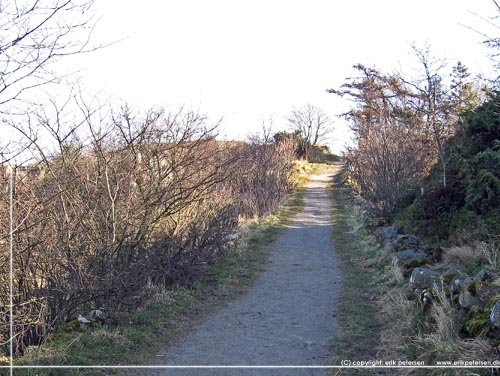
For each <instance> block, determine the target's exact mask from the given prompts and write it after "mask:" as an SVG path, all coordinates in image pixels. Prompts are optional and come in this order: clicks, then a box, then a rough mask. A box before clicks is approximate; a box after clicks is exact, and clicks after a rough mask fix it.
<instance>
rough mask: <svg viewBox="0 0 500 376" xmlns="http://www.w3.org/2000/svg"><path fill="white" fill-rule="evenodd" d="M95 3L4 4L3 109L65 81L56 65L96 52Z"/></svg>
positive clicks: (0, 48) (0, 14)
mask: <svg viewBox="0 0 500 376" xmlns="http://www.w3.org/2000/svg"><path fill="white" fill-rule="evenodd" d="M92 3H93V0H31V1H29V0H21V1H19V0H17V1H16V0H5V1H1V2H0V109H1V108H2V107H3V105H5V104H6V103H8V102H12V101H15V100H21V99H22V98H23V96H24V94H25V93H26V92H27V91H29V90H30V89H33V88H35V87H39V86H41V85H44V84H47V83H50V82H57V80H58V79H59V78H60V77H59V75H58V74H57V73H56V72H55V71H54V69H53V63H55V62H56V61H58V60H60V59H61V58H62V57H64V56H68V55H74V54H78V53H82V52H85V51H90V50H93V49H95V48H93V47H91V46H90V44H89V40H90V36H91V34H92V29H93V27H94V25H95V23H94V16H93V13H92V12H91V10H90V9H91V5H92Z"/></svg>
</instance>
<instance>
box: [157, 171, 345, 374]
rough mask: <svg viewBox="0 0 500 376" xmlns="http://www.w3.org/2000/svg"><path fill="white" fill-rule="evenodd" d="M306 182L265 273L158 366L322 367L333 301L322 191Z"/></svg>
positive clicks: (319, 180)
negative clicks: (299, 209) (300, 207)
mask: <svg viewBox="0 0 500 376" xmlns="http://www.w3.org/2000/svg"><path fill="white" fill-rule="evenodd" d="M334 173H335V168H334V167H331V168H329V169H328V170H326V171H324V172H323V173H322V174H321V175H316V176H313V177H312V179H311V181H310V182H309V184H308V187H307V190H306V193H305V197H304V199H305V208H304V210H303V211H302V212H301V213H299V214H298V215H297V216H296V217H295V218H294V219H293V220H292V221H291V222H290V223H289V225H288V228H287V229H286V230H285V231H284V232H283V234H282V235H281V236H280V238H279V239H278V240H277V242H276V244H275V249H274V251H273V253H272V255H271V257H270V258H269V261H268V264H267V267H266V271H264V272H263V273H262V275H261V276H260V277H259V279H258V280H257V282H256V283H255V285H254V286H253V287H252V289H251V290H250V291H249V292H248V293H247V294H246V295H245V296H243V297H241V298H240V299H238V300H237V301H234V302H232V303H230V304H228V305H227V306H226V307H225V308H223V309H221V310H220V311H218V312H216V313H215V314H214V315H212V316H210V317H208V318H207V319H206V320H205V321H204V322H202V323H200V324H199V325H198V326H196V327H195V328H194V329H193V330H192V331H191V332H190V333H188V334H187V336H186V337H185V338H184V339H182V340H180V341H179V342H178V343H177V344H176V345H175V346H173V347H172V348H170V349H168V350H167V351H165V352H163V353H160V354H157V357H156V359H157V364H164V365H301V366H306V365H317V366H321V365H324V364H325V361H326V358H327V356H328V355H329V339H330V337H331V335H332V333H333V331H334V330H335V327H336V323H335V321H336V319H335V314H336V305H337V300H338V297H339V293H340V282H341V278H340V271H339V268H338V263H339V261H338V259H337V257H336V255H335V254H334V252H333V245H332V240H331V230H332V229H331V218H330V211H331V205H330V200H329V198H328V195H327V192H326V186H327V184H328V183H329V182H331V181H332V176H333V174H334ZM150 374H152V375H173V374H175V375H285V374H286V375H325V374H326V372H325V371H324V370H323V369H294V370H290V369H175V370H167V369H157V370H154V371H152V372H151V373H150Z"/></svg>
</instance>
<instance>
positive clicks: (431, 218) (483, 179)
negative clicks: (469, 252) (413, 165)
mask: <svg viewBox="0 0 500 376" xmlns="http://www.w3.org/2000/svg"><path fill="white" fill-rule="evenodd" d="M444 150H445V152H446V154H447V157H448V160H449V165H448V185H447V187H446V188H444V187H443V186H442V185H441V184H440V181H441V169H440V167H439V166H438V165H436V166H434V168H433V169H432V171H431V174H430V175H429V177H428V178H427V179H426V183H425V187H424V191H425V193H424V194H423V195H418V196H417V197H416V198H415V200H414V201H413V203H412V205H409V206H407V207H406V208H405V209H404V210H403V212H402V213H400V214H399V215H398V220H401V221H402V222H404V224H405V225H406V226H408V227H410V228H412V229H414V230H416V231H417V232H419V233H421V234H422V235H424V236H427V237H431V238H434V239H436V238H437V239H440V240H448V239H450V238H455V239H456V238H460V239H463V238H464V235H466V234H468V235H469V236H472V237H476V238H477V237H479V238H481V237H483V236H487V235H488V234H490V235H492V234H493V235H494V234H497V233H498V231H499V226H498V224H499V222H500V221H499V220H500V210H499V208H500V96H499V93H492V94H491V95H490V100H489V101H487V102H485V103H484V104H483V105H481V106H480V107H478V108H477V109H476V110H475V111H469V112H468V113H466V114H465V115H464V116H463V118H462V121H461V130H460V132H459V133H458V134H457V135H456V136H455V137H454V138H453V139H451V140H450V142H449V143H448V144H447V145H446V147H445V149H444Z"/></svg>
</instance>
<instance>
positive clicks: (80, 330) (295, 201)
mask: <svg viewBox="0 0 500 376" xmlns="http://www.w3.org/2000/svg"><path fill="white" fill-rule="evenodd" d="M321 168H322V166H321V165H316V166H313V167H311V166H309V167H304V166H302V167H301V169H302V170H303V174H302V176H301V177H300V180H299V187H298V188H297V190H296V192H295V193H294V194H292V195H290V197H289V198H288V199H287V200H285V202H284V204H283V205H282V206H281V207H280V208H279V209H278V210H276V211H275V212H273V213H271V214H268V215H267V216H265V217H263V218H260V219H257V220H253V221H250V222H249V223H247V224H245V225H243V226H242V227H241V228H240V237H239V239H238V241H237V244H236V246H235V247H234V249H233V250H231V251H228V252H227V254H226V255H225V256H224V258H223V259H222V260H220V261H219V262H217V263H214V264H213V265H211V266H210V267H209V268H208V270H207V272H206V273H205V274H204V277H203V278H202V279H201V280H200V281H198V282H197V283H196V284H194V286H191V287H189V288H187V287H184V286H171V287H169V288H167V289H159V288H155V287H153V286H152V287H151V290H152V291H151V296H152V298H151V299H150V300H149V301H148V303H147V304H145V305H144V306H141V307H138V309H137V310H136V311H135V312H134V313H133V314H128V315H127V316H125V317H122V318H121V319H120V323H119V324H118V325H104V324H96V325H95V326H93V327H82V326H80V325H77V326H75V325H73V326H71V327H70V328H66V329H65V328H63V329H62V330H60V331H59V332H58V333H57V334H55V335H53V336H51V337H50V338H49V339H48V340H47V341H46V343H45V344H44V345H43V346H41V347H37V348H32V349H30V350H29V351H28V352H27V354H26V355H25V356H24V357H22V358H20V359H17V360H16V364H17V365H27V366H29V365H72V366H86V365H89V366H90V365H126V364H129V365H133V364H144V363H148V364H154V363H155V356H156V354H157V353H158V352H159V351H160V350H161V349H164V348H165V347H167V346H169V345H171V344H172V343H174V342H175V341H176V340H177V339H178V338H179V337H180V336H181V335H182V334H183V333H185V331H186V330H187V329H188V328H190V327H191V326H192V325H193V324H194V323H196V322H198V321H200V320H201V319H203V318H204V317H206V315H208V314H209V313H211V312H213V311H214V310H216V309H217V308H220V307H221V306H223V305H224V304H226V303H227V302H229V301H231V300H233V299H235V298H237V297H238V296H240V295H241V294H243V293H245V292H246V291H248V289H249V288H250V287H251V286H252V285H253V283H254V282H255V280H256V279H257V277H258V275H259V274H260V272H262V271H263V270H264V267H265V263H266V260H267V258H268V255H269V254H270V251H271V245H272V243H273V242H274V240H276V239H277V237H278V235H279V234H280V232H281V230H282V229H283V228H284V227H285V225H286V223H287V222H288V221H289V220H290V219H291V218H292V217H293V216H294V215H295V214H297V213H299V212H300V211H301V210H302V208H303V192H304V190H305V183H306V181H307V178H306V175H307V176H310V175H311V174H313V173H316V172H318V171H319V170H320V169H321ZM14 374H15V375H29V376H34V375H103V374H119V371H117V370H111V369H107V370H106V371H105V372H104V371H103V370H100V369H85V368H80V369H76V368H73V369H69V368H68V369H39V368H36V367H34V368H29V369H16V370H15V371H14Z"/></svg>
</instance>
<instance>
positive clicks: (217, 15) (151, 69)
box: [79, 0, 498, 150]
mask: <svg viewBox="0 0 500 376" xmlns="http://www.w3.org/2000/svg"><path fill="white" fill-rule="evenodd" d="M96 10H97V12H98V13H99V14H101V15H102V19H101V21H100V23H99V26H98V28H97V31H96V35H95V40H97V41H111V40H118V39H123V38H124V39H123V41H121V42H120V43H117V44H116V45H114V46H111V47H108V48H106V49H104V50H101V51H99V52H97V53H94V54H92V55H88V56H86V57H81V58H80V59H79V62H80V64H82V65H83V66H84V67H85V71H84V82H85V86H86V89H87V90H88V91H91V92H92V91H97V90H102V91H103V92H104V93H105V94H106V95H112V96H113V97H114V98H115V99H122V100H126V101H129V102H131V103H133V104H137V105H138V106H144V107H150V106H154V105H165V106H167V107H169V106H170V107H174V108H176V107H178V106H180V105H186V106H188V107H193V108H195V109H200V111H202V112H204V113H207V114H208V116H209V117H210V118H211V119H212V120H213V121H216V120H217V119H219V118H220V117H223V118H224V120H223V123H222V128H221V129H222V133H223V134H225V135H226V136H227V137H228V138H241V137H244V136H245V135H246V134H248V133H249V132H252V131H256V130H257V129H258V128H259V127H260V122H259V119H260V118H261V117H264V118H268V117H269V116H271V115H273V116H274V119H275V127H276V130H279V129H283V128H284V127H285V122H284V116H285V115H286V114H287V113H289V112H290V111H291V109H292V108H293V107H294V106H301V105H303V104H305V103H311V104H314V105H317V106H319V107H321V108H322V109H323V110H324V111H325V112H327V113H328V114H329V115H330V116H331V117H335V115H336V114H338V113H339V112H341V111H342V104H341V102H340V100H338V99H337V98H336V97H335V96H333V95H332V94H327V93H326V92H325V90H326V89H327V88H330V87H338V86H340V85H341V84H342V83H343V82H344V79H345V78H346V77H349V76H350V75H352V73H353V71H352V65H353V64H355V63H358V62H360V63H363V64H365V65H369V66H373V65H375V66H377V67H379V68H382V69H385V70H392V69H393V68H396V67H398V66H399V65H401V67H402V69H403V70H410V69H411V65H412V64H413V62H412V59H413V57H412V55H411V48H410V44H411V43H413V42H415V43H416V44H417V45H421V46H424V44H425V43H426V42H428V43H430V45H431V47H432V51H433V53H434V55H436V56H438V57H446V58H447V60H448V61H449V63H450V69H451V66H452V65H454V63H455V62H456V61H457V60H461V61H462V62H463V63H464V64H466V65H467V66H468V67H469V68H470V70H471V71H472V72H473V73H479V72H487V71H488V70H489V69H490V67H491V64H490V62H489V60H488V59H487V58H486V53H487V50H486V49H485V48H484V47H482V46H481V44H480V42H481V41H482V40H483V39H484V38H482V37H481V36H480V35H478V34H477V33H475V32H473V31H471V30H469V29H468V28H467V27H465V26H463V25H466V26H469V27H473V28H476V29H479V30H482V31H483V30H484V31H489V30H491V28H489V27H488V25H487V24H486V22H484V21H482V20H480V19H479V18H478V17H476V16H474V15H473V14H471V12H474V13H477V14H479V15H481V16H484V17H492V16H495V15H496V14H498V13H497V11H496V8H495V5H494V4H493V2H492V1H491V0H475V1H466V0H420V1H404V0H376V1H375V0H349V1H347V0H346V1H334V0H289V1H273V0H252V1H238V0H142V1H140V2H138V1H131V0H96ZM336 125H337V129H338V133H337V134H336V142H335V143H334V144H333V147H334V149H335V150H339V149H340V148H341V146H342V145H343V144H344V142H345V141H344V138H345V137H346V135H345V133H346V132H345V128H346V127H345V124H343V121H342V120H340V119H339V120H336Z"/></svg>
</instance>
